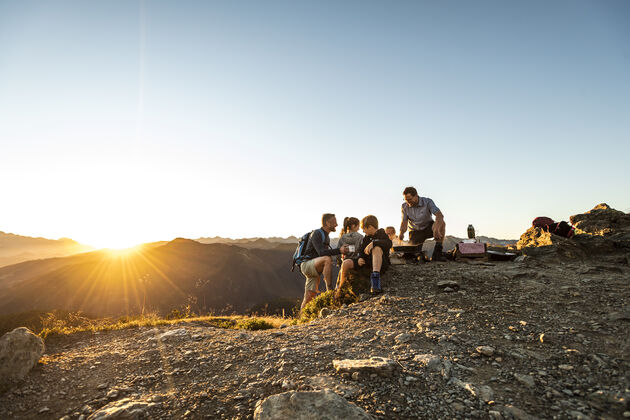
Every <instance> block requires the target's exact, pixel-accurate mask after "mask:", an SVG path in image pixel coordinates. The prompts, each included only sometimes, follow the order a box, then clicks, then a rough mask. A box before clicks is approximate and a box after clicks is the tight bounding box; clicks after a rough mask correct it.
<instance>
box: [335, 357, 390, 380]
mask: <svg viewBox="0 0 630 420" xmlns="http://www.w3.org/2000/svg"><path fill="white" fill-rule="evenodd" d="M398 366H399V365H398V363H396V361H395V360H392V359H388V358H385V357H376V356H372V357H371V358H370V359H344V360H333V367H334V368H335V370H336V371H337V372H339V373H349V374H353V373H355V372H358V373H360V374H361V373H364V374H368V375H371V374H373V373H375V374H377V375H379V376H383V377H386V378H388V377H391V376H393V374H394V372H395V371H396V370H397V369H398Z"/></svg>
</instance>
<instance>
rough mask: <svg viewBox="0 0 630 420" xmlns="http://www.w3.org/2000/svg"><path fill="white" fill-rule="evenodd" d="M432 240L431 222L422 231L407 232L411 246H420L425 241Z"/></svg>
mask: <svg viewBox="0 0 630 420" xmlns="http://www.w3.org/2000/svg"><path fill="white" fill-rule="evenodd" d="M431 238H433V222H431V224H430V225H429V226H427V227H425V228H424V229H422V230H412V231H409V242H411V244H412V245H422V244H423V243H424V241H426V240H427V239H431Z"/></svg>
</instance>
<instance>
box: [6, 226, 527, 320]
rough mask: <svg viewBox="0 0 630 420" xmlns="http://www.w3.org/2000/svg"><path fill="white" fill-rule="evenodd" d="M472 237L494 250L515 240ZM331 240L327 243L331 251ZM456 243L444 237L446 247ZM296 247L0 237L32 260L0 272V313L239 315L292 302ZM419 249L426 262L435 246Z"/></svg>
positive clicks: (273, 242)
mask: <svg viewBox="0 0 630 420" xmlns="http://www.w3.org/2000/svg"><path fill="white" fill-rule="evenodd" d="M478 239H479V240H481V241H483V242H487V243H489V244H490V245H494V246H505V245H509V244H513V243H515V242H516V241H515V240H514V241H513V240H500V239H494V238H486V237H480V238H478ZM337 240H338V238H331V242H332V245H333V246H335V244H336V242H337ZM461 240H462V239H461V238H456V237H452V236H447V237H446V240H445V242H444V245H445V246H444V249H445V250H448V249H452V248H453V247H454V246H455V244H456V243H458V242H460V241H461ZM296 243H297V238H295V237H289V238H243V239H229V238H220V237H214V238H199V239H197V240H191V239H182V238H178V239H175V240H173V241H170V242H166V241H162V242H153V243H147V244H144V245H142V246H140V247H137V248H136V249H135V250H133V251H132V252H130V253H128V254H125V253H116V252H111V251H109V250H98V251H91V252H85V251H88V250H89V249H90V248H89V247H86V246H84V245H81V244H79V243H77V242H75V241H72V240H70V239H60V240H57V241H55V240H49V239H43V238H28V237H23V236H18V235H12V234H6V233H2V232H0V258H3V259H2V260H0V261H5V262H6V261H16V260H17V261H19V260H20V259H21V258H29V257H30V258H37V259H34V260H30V261H25V262H21V263H18V264H12V265H8V266H4V267H0V314H9V313H14V312H25V311H29V310H43V311H48V310H54V309H64V310H72V311H76V310H81V311H83V312H85V313H88V314H91V315H96V316H119V315H132V314H139V313H141V312H142V311H143V310H144V311H156V312H158V313H160V314H162V315H164V314H166V313H168V312H170V311H171V310H172V309H175V308H181V307H182V306H184V305H187V304H189V305H190V306H191V308H192V309H193V310H195V311H196V312H204V313H205V312H208V311H214V312H217V311H224V310H226V309H228V310H233V311H234V312H238V313H243V312H246V311H247V310H250V309H251V308H260V307H261V306H263V305H265V304H266V303H273V302H285V303H286V302H287V301H297V300H299V299H300V298H301V296H302V294H303V290H304V278H303V276H302V275H301V274H300V272H299V270H296V271H295V272H291V271H290V265H291V256H292V254H293V251H294V250H295V246H296ZM424 249H425V251H427V255H429V256H430V255H431V253H432V249H433V242H432V241H428V242H427V243H425V246H424ZM68 254H73V255H68ZM19 256H21V257H19ZM50 256H53V257H54V258H46V257H50Z"/></svg>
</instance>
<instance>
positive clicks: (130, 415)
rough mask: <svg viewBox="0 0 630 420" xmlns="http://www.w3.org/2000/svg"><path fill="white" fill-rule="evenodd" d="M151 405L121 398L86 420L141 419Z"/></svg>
mask: <svg viewBox="0 0 630 420" xmlns="http://www.w3.org/2000/svg"><path fill="white" fill-rule="evenodd" d="M153 405H154V404H152V403H148V402H146V401H134V400H132V399H130V398H123V399H121V400H118V401H114V402H111V403H109V404H107V405H106V406H104V407H103V408H101V409H100V410H98V411H95V412H94V413H92V415H90V417H88V420H122V419H125V420H127V419H128V420H135V419H138V418H141V417H143V416H144V415H145V414H146V412H147V409H149V408H150V407H152V406H153Z"/></svg>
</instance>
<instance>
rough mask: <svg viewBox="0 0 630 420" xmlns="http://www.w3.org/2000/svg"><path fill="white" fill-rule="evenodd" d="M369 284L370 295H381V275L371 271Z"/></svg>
mask: <svg viewBox="0 0 630 420" xmlns="http://www.w3.org/2000/svg"><path fill="white" fill-rule="evenodd" d="M370 282H371V283H372V287H371V289H370V293H371V294H373V295H376V294H378V293H381V292H382V290H381V273H379V272H378V271H372V274H370Z"/></svg>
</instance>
